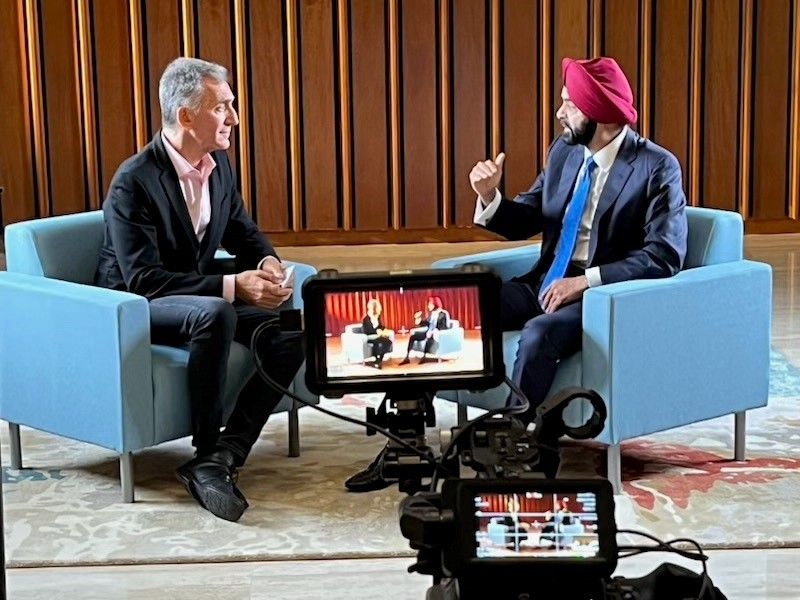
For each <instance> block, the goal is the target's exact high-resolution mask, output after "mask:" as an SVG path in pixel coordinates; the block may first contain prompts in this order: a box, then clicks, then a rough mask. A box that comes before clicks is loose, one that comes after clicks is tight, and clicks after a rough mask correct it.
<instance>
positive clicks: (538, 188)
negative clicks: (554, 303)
mask: <svg viewBox="0 0 800 600" xmlns="http://www.w3.org/2000/svg"><path fill="white" fill-rule="evenodd" d="M583 160H584V146H582V145H575V146H570V145H568V144H566V143H565V142H564V141H563V140H562V139H561V138H560V137H559V138H557V139H556V140H555V142H553V144H552V145H551V146H550V150H549V152H548V156H547V163H546V165H545V169H544V170H543V171H542V172H541V173H540V174H539V176H538V177H537V178H536V181H535V182H534V183H533V185H532V186H531V188H530V189H529V190H528V191H526V192H524V193H522V194H520V195H518V196H517V197H516V198H514V200H513V201H511V202H506V201H503V202H501V203H500V206H499V208H498V210H497V212H496V213H495V214H494V216H493V217H492V219H491V220H490V221H489V222H488V224H487V229H489V230H491V231H493V232H495V233H498V234H500V235H502V236H504V237H506V238H507V239H510V240H523V239H527V238H530V237H532V236H534V235H536V234H539V233H541V234H542V252H541V257H540V259H539V261H538V262H537V263H536V264H534V265H532V268H531V271H530V272H528V273H527V274H525V275H523V276H522V277H519V278H516V279H515V280H512V281H511V282H507V283H505V284H504V286H503V290H502V296H501V307H500V312H501V319H502V324H503V328H504V330H505V331H514V330H521V337H520V342H519V350H518V353H517V359H516V362H515V363H514V371H513V380H514V382H515V383H516V384H517V385H518V386H520V388H521V389H522V391H523V392H525V394H526V396H527V397H528V400H529V401H530V403H531V410H530V411H529V413H528V414H526V415H523V418H524V419H526V420H531V419H532V417H533V409H534V408H535V407H536V406H538V405H539V404H541V403H542V402H543V401H544V400H545V397H546V395H547V393H548V391H549V389H550V385H551V384H552V382H553V379H554V377H555V372H556V368H557V366H558V362H559V361H560V360H562V359H564V358H566V357H568V356H570V355H571V354H574V353H575V352H577V351H579V350H580V347H581V337H582V309H583V306H582V302H581V301H577V302H573V303H572V304H568V305H562V306H561V307H559V308H558V310H556V311H555V312H553V313H551V314H544V313H543V311H542V308H541V306H540V304H539V301H538V298H537V296H538V292H539V286H540V285H541V282H542V279H543V278H544V275H545V274H546V273H547V270H548V268H549V267H550V264H551V263H552V262H553V258H554V256H555V251H556V246H557V244H558V239H559V236H560V234H561V226H562V220H563V218H564V212H565V210H566V207H567V204H568V203H569V201H570V198H571V196H572V192H573V188H574V186H575V181H576V178H577V176H578V172H579V170H580V168H581V165H582V164H583ZM685 206H686V198H685V195H684V192H683V187H682V178H681V169H680V165H679V164H678V161H677V160H676V159H675V157H674V156H673V155H672V154H671V153H670V152H668V151H667V150H665V149H664V148H661V147H660V146H658V145H656V144H654V143H653V142H651V141H649V140H647V139H645V138H642V137H640V136H639V135H638V134H637V133H635V132H634V131H632V130H628V132H627V133H626V135H625V137H624V139H623V142H622V145H621V146H620V149H619V152H618V154H617V157H616V159H615V160H614V163H613V164H612V166H611V169H610V171H609V173H608V178H607V179H606V182H605V186H604V187H603V190H602V193H601V194H600V198H599V201H598V205H597V211H596V213H595V216H594V221H593V224H592V231H591V235H590V240H589V256H588V265H587V268H588V267H599V269H600V277H601V279H602V283H603V284H604V285H605V284H609V283H616V282H619V281H627V280H631V279H651V278H659V277H669V276H671V275H674V274H675V273H677V272H678V271H679V270H680V268H681V266H682V265H683V260H684V257H685V255H686V236H687V227H686V214H685V211H684V208H685ZM582 272H583V270H582V269H580V268H578V267H576V266H574V265H571V266H570V268H569V270H568V271H567V275H566V276H568V277H569V276H574V275H578V274H580V273H582Z"/></svg>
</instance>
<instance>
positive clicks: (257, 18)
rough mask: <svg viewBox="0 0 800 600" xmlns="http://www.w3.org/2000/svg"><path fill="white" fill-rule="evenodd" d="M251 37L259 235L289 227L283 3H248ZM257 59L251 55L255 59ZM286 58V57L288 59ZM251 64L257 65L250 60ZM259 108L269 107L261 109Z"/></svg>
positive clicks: (270, 0)
mask: <svg viewBox="0 0 800 600" xmlns="http://www.w3.org/2000/svg"><path fill="white" fill-rule="evenodd" d="M248 7H249V14H248V25H249V29H250V39H251V40H260V42H259V44H260V45H259V47H260V48H261V50H262V52H261V55H260V56H259V58H258V61H257V63H258V68H253V70H252V72H250V73H249V81H250V85H251V91H252V104H251V105H252V107H253V110H252V114H251V116H252V119H251V122H250V124H251V134H252V135H251V149H252V157H253V161H252V164H251V165H250V168H251V170H252V173H253V182H252V184H253V189H252V190H251V195H252V198H251V204H252V206H253V207H254V210H253V213H254V214H255V217H256V220H257V223H258V225H259V227H260V228H261V229H262V230H263V231H286V230H291V229H292V228H293V224H292V222H291V219H290V214H291V206H292V202H293V198H292V195H291V193H290V189H291V185H290V160H291V157H290V146H289V144H288V143H287V142H288V140H289V133H288V132H289V117H288V113H289V106H288V91H287V90H288V84H287V61H286V60H285V59H284V55H285V54H286V53H285V48H286V46H285V40H286V34H285V29H284V24H283V19H284V14H285V12H284V7H285V1H284V0H261V1H259V2H249V3H248ZM254 58H255V57H254ZM287 59H288V55H287ZM254 62H255V61H254ZM261 107H267V109H266V110H261Z"/></svg>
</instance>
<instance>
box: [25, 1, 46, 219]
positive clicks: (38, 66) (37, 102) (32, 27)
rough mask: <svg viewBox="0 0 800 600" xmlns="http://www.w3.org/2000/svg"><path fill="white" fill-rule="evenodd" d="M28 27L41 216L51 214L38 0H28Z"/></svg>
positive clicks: (26, 27) (31, 101)
mask: <svg viewBox="0 0 800 600" xmlns="http://www.w3.org/2000/svg"><path fill="white" fill-rule="evenodd" d="M25 29H26V34H27V37H28V44H27V47H28V56H27V60H28V84H29V86H30V90H31V92H30V98H31V100H30V103H31V121H32V123H33V156H34V163H35V166H36V183H37V190H36V192H37V193H36V199H37V207H36V208H37V211H38V215H39V216H42V217H44V216H47V215H49V214H50V209H49V201H48V198H49V197H50V185H49V180H48V177H47V150H46V148H45V141H44V127H45V120H44V98H43V97H42V81H43V80H42V63H41V58H40V56H41V41H40V32H39V9H38V3H37V2H36V0H26V1H25Z"/></svg>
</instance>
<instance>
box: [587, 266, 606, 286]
mask: <svg viewBox="0 0 800 600" xmlns="http://www.w3.org/2000/svg"><path fill="white" fill-rule="evenodd" d="M583 274H584V275H585V276H586V281H587V283H588V284H589V287H590V288H593V287H597V286H600V285H603V280H602V279H601V278H600V267H589V268H588V269H586V270H585V271H584V272H583Z"/></svg>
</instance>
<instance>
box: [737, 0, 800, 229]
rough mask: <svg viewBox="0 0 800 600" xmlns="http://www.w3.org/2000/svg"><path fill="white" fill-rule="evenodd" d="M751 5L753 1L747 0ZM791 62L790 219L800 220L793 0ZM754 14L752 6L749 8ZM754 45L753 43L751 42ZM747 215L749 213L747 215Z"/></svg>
mask: <svg viewBox="0 0 800 600" xmlns="http://www.w3.org/2000/svg"><path fill="white" fill-rule="evenodd" d="M746 1H747V4H750V3H751V2H752V0H746ZM793 2H794V4H793V6H792V15H793V17H794V21H793V23H792V61H791V82H792V84H791V88H790V93H791V101H792V109H791V110H792V115H791V141H790V156H789V215H788V216H789V218H790V219H794V220H798V219H800V2H798V0H793ZM749 9H750V12H751V14H752V10H753V8H752V5H751V6H749ZM751 44H752V41H751ZM748 74H749V71H748ZM745 214H747V213H745Z"/></svg>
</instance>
